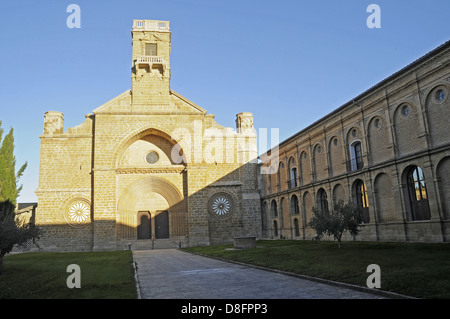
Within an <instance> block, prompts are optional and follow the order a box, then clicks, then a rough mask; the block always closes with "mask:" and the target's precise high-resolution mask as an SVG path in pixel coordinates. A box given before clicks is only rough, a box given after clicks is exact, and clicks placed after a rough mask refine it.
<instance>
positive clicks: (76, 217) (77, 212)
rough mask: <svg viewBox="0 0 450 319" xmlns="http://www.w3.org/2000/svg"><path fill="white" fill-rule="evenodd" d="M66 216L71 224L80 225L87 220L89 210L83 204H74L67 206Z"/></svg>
mask: <svg viewBox="0 0 450 319" xmlns="http://www.w3.org/2000/svg"><path fill="white" fill-rule="evenodd" d="M67 216H68V218H69V221H70V223H71V224H82V223H85V222H86V221H88V220H89V216H90V208H89V205H88V204H87V203H85V202H81V201H79V202H74V203H73V204H72V205H70V206H69V210H68V212H67Z"/></svg>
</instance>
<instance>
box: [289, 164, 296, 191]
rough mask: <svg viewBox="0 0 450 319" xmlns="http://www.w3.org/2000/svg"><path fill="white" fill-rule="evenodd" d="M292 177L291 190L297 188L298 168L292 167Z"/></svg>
mask: <svg viewBox="0 0 450 319" xmlns="http://www.w3.org/2000/svg"><path fill="white" fill-rule="evenodd" d="M290 175H291V184H290V185H291V188H295V187H297V167H292V168H291V171H290Z"/></svg>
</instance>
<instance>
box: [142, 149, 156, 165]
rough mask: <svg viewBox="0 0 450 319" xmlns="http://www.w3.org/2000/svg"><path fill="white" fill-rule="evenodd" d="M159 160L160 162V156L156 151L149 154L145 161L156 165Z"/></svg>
mask: <svg viewBox="0 0 450 319" xmlns="http://www.w3.org/2000/svg"><path fill="white" fill-rule="evenodd" d="M158 160H159V155H158V153H156V152H155V151H151V152H150V153H148V154H147V155H146V156H145V161H146V162H147V163H148V164H150V165H153V164H156V163H157V162H158Z"/></svg>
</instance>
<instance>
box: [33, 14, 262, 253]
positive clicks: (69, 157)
mask: <svg viewBox="0 0 450 319" xmlns="http://www.w3.org/2000/svg"><path fill="white" fill-rule="evenodd" d="M131 35H132V61H131V64H132V69H131V80H132V81H131V82H132V85H131V90H126V91H125V92H123V93H122V94H120V95H119V96H116V97H115V98H113V99H112V100H110V101H109V102H106V103H105V104H103V105H101V106H99V107H98V108H96V109H95V110H93V111H92V113H90V114H87V115H85V120H84V122H83V123H82V124H80V125H79V126H76V127H71V128H68V129H67V130H66V131H64V124H63V122H64V115H63V114H62V113H60V112H58V111H49V112H47V113H45V117H44V131H43V134H42V135H41V136H40V139H41V153H40V168H39V186H38V189H37V190H36V194H37V196H38V208H37V212H36V224H37V225H38V226H40V227H41V228H42V229H43V230H44V235H43V237H42V238H41V239H40V240H39V246H40V247H41V248H42V249H43V250H85V251H89V250H110V249H128V248H129V247H130V245H131V248H132V249H133V248H147V249H150V248H158V247H166V248H167V247H178V245H180V244H181V245H182V246H183V247H184V246H193V245H209V244H219V243H227V242H231V241H232V240H233V238H234V237H239V236H256V237H260V236H261V231H262V228H261V213H260V212H261V209H260V203H261V201H260V196H259V192H258V185H257V181H258V179H257V169H258V164H257V161H256V159H257V149H256V133H255V129H254V125H253V115H252V114H251V113H248V112H242V113H239V114H237V115H236V127H235V128H226V127H223V126H221V125H219V124H218V123H217V122H216V121H215V119H214V115H212V114H208V113H207V111H206V110H205V109H203V108H202V107H200V106H198V105H196V104H195V103H193V102H191V101H190V100H188V99H187V98H185V97H184V96H182V95H180V94H179V93H177V92H175V91H174V90H172V88H171V86H170V77H171V68H170V51H171V31H170V24H169V22H168V21H154V20H134V21H133V28H132V31H131Z"/></svg>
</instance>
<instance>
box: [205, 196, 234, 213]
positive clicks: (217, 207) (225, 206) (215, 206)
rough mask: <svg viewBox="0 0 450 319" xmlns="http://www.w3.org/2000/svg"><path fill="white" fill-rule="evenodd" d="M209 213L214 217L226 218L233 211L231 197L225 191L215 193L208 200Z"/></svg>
mask: <svg viewBox="0 0 450 319" xmlns="http://www.w3.org/2000/svg"><path fill="white" fill-rule="evenodd" d="M208 211H209V214H210V215H211V216H212V217H213V218H215V219H227V218H229V217H230V216H231V215H232V214H233V212H234V201H233V198H232V197H231V196H230V195H229V194H227V193H217V194H214V195H213V196H211V198H210V199H209V201H208Z"/></svg>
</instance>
